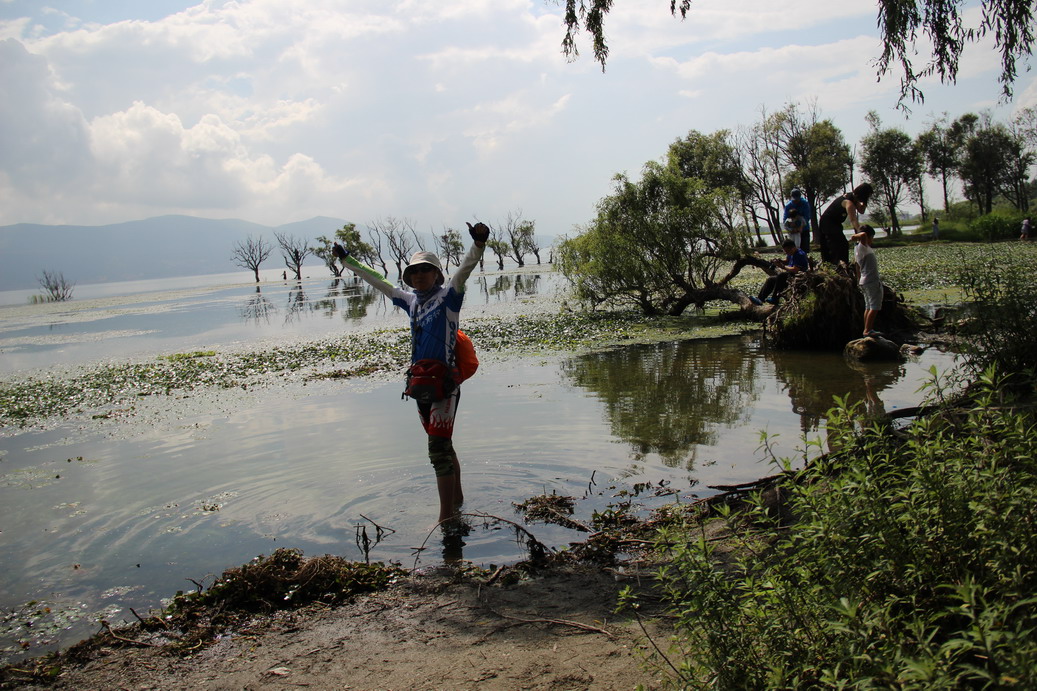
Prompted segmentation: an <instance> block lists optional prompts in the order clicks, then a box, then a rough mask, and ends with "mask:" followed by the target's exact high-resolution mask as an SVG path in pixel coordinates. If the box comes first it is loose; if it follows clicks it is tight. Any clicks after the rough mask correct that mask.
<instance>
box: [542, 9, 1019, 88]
mask: <svg viewBox="0 0 1037 691" xmlns="http://www.w3.org/2000/svg"><path fill="white" fill-rule="evenodd" d="M559 1H560V0H559ZM614 4H615V0H565V18H564V22H565V37H564V38H563V39H562V52H563V53H564V54H565V55H566V57H568V58H570V59H575V58H576V57H578V56H579V50H578V49H577V47H576V36H577V35H578V34H579V33H580V32H581V31H585V32H586V33H587V34H589V35H590V37H591V42H592V45H593V49H594V59H595V60H596V61H597V62H599V63H600V64H601V68H602V70H604V69H605V63H606V61H607V60H608V55H609V47H608V43H607V41H606V40H605V16H606V15H607V14H608V13H609V12H610V11H611V10H612V9H613V7H614ZM964 4H965V3H964V0H878V25H879V28H880V30H881V33H882V54H881V55H880V56H879V58H878V60H877V62H876V65H877V66H878V75H879V77H880V78H881V77H883V76H885V75H886V74H888V73H889V72H890V71H891V70H892V66H893V65H898V66H899V68H900V69H901V70H902V72H903V74H902V76H901V78H900V100H901V103H903V102H904V101H905V100H906V99H910V100H915V101H922V100H924V95H923V93H922V90H921V89H920V88H919V87H918V82H919V81H920V80H922V79H924V78H926V77H930V76H933V75H936V74H938V75H939V76H940V80H941V81H942V82H944V83H954V81H955V80H956V78H957V75H958V60H959V58H960V57H961V54H962V52H963V51H964V49H965V46H966V45H968V44H969V43H973V42H975V41H978V40H979V39H981V38H984V37H986V36H988V35H989V34H993V35H994V45H995V47H996V49H997V50H998V51H999V52H1000V53H1001V77H1000V81H1001V84H1002V87H1003V93H1004V96H1005V98H1006V100H1007V99H1008V98H1010V97H1011V95H1012V84H1013V83H1014V81H1015V77H1016V61H1017V60H1018V59H1019V58H1025V57H1027V56H1029V54H1030V46H1031V45H1032V44H1033V40H1034V11H1035V5H1034V3H1033V0H980V5H981V7H982V8H983V13H982V18H981V20H980V24H979V26H976V27H967V26H965V25H964V23H963V21H962V9H961V8H962V6H963V5H964ZM690 9H691V0H670V12H671V13H672V14H673V15H674V16H676V15H677V14H678V13H679V14H680V17H681V19H682V20H683V19H686V18H687V16H688V12H689V10H690ZM919 39H921V42H922V44H923V45H928V44H931V45H932V57H931V59H930V60H929V61H928V62H926V63H924V64H923V66H922V67H921V68H920V69H919V68H916V66H915V65H914V64H913V62H912V59H913V58H914V57H915V56H916V55H917V54H918V41H919Z"/></svg>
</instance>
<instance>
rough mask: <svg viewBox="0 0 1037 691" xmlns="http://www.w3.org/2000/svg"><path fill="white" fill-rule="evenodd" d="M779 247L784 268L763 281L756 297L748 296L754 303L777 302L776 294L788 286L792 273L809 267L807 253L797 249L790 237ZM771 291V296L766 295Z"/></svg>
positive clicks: (773, 303) (774, 303)
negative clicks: (783, 258) (782, 253)
mask: <svg viewBox="0 0 1037 691" xmlns="http://www.w3.org/2000/svg"><path fill="white" fill-rule="evenodd" d="M781 249H783V250H785V264H784V267H783V268H784V269H785V270H784V271H779V272H778V273H777V274H775V275H774V276H768V277H767V280H766V281H764V282H763V287H761V288H760V294H759V295H758V296H757V297H750V298H749V300H751V301H752V303H753V304H754V305H762V304H763V303H764V301H767V302H769V303H771V304H772V305H776V304H778V296H779V295H780V294H781V293H784V292H785V289H786V288H788V286H789V278H790V277H791V276H792V274H794V273H798V272H800V271H807V270H809V269H810V262H809V260H808V259H807V253H806V252H804V251H803V250H801V249H799V247H798V246H797V245H796V243H795V242H793V241H792V240H791V239H787V240H785V242H783V243H781ZM774 261H775V263H777V262H778V261H779V260H777V259H775V260H774ZM771 293H773V294H774V295H773V297H768V296H770V295H771Z"/></svg>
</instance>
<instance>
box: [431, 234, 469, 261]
mask: <svg viewBox="0 0 1037 691" xmlns="http://www.w3.org/2000/svg"><path fill="white" fill-rule="evenodd" d="M435 240H436V252H437V253H438V254H439V256H440V257H442V258H443V268H444V269H449V268H450V265H451V264H453V265H454V266H461V257H463V256H464V242H463V241H462V239H461V231H459V230H457V229H455V228H444V229H443V233H442V234H441V235H436V236H435Z"/></svg>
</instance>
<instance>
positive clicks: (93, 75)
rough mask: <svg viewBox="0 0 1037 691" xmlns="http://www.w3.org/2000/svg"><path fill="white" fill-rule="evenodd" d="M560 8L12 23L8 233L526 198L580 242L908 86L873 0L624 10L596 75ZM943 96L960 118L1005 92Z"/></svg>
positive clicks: (320, 9)
mask: <svg viewBox="0 0 1037 691" xmlns="http://www.w3.org/2000/svg"><path fill="white" fill-rule="evenodd" d="M560 11H561V8H560V6H558V5H557V4H551V3H545V2H544V1H543V0H437V1H436V2H428V1H427V0H311V1H309V2H306V3H285V2H283V1H282V0H238V1H237V2H209V1H205V2H199V3H198V4H196V5H194V6H192V7H189V8H187V9H184V10H183V11H179V12H176V13H173V14H169V15H168V16H165V17H163V18H160V19H151V20H146V19H143V18H142V19H135V20H127V21H119V22H109V23H105V22H102V21H95V18H93V17H91V16H88V15H84V16H81V17H63V18H61V23H62V24H63V26H64V28H60V27H59V25H58V24H55V23H54V22H53V20H54V17H49V18H48V17H44V16H43V15H42V14H37V15H34V16H31V17H25V18H9V19H5V20H3V21H0V37H4V36H7V37H15V38H17V41H14V42H12V43H0V75H2V76H3V82H2V84H0V86H2V88H3V89H4V93H5V95H6V98H5V99H4V103H0V142H3V145H4V156H3V157H2V160H0V181H5V182H0V194H2V195H3V202H4V203H3V204H0V223H13V222H19V221H39V220H43V219H47V220H48V221H54V220H61V221H67V222H73V223H78V222H87V221H89V222H111V221H120V220H127V219H128V218H134V217H139V216H147V215H158V214H162V213H172V212H177V213H197V214H200V215H221V216H236V217H240V218H245V219H248V220H255V221H259V222H263V223H279V222H285V221H292V220H298V219H300V218H305V217H308V216H311V215H314V214H317V213H321V214H326V215H334V216H343V217H347V218H354V219H356V220H358V221H362V220H363V219H371V218H375V217H379V216H385V215H396V216H410V217H413V218H415V219H423V218H426V217H427V218H428V221H429V222H430V223H431V224H432V225H437V224H438V223H440V222H446V223H449V222H452V219H450V218H444V217H443V216H444V214H455V213H458V211H460V212H462V213H464V214H466V215H467V214H471V213H473V212H475V211H479V210H482V211H481V213H485V214H486V216H487V217H492V214H498V215H501V214H503V213H505V212H506V210H507V209H509V208H514V207H523V208H525V209H526V210H527V212H528V213H530V214H536V217H538V218H539V219H540V222H541V223H542V225H543V226H544V227H552V228H554V229H555V230H556V231H565V230H568V228H569V227H570V226H571V225H572V224H573V223H581V222H584V221H586V220H587V219H588V218H589V217H590V216H591V215H592V213H593V207H594V203H595V202H596V201H597V199H598V198H600V196H602V195H603V194H606V193H607V192H608V189H609V188H608V180H609V178H610V177H611V176H612V174H613V173H615V172H619V171H632V172H634V173H636V171H637V170H639V169H640V166H641V165H642V164H643V162H644V161H646V160H649V159H654V158H657V157H659V156H661V155H662V154H663V153H664V151H665V147H666V145H667V144H668V143H669V142H671V141H673V139H675V138H676V137H679V136H682V135H683V134H684V133H686V132H687V130H689V129H693V128H694V129H699V130H701V131H712V130H714V129H719V128H721V127H726V128H733V127H736V126H738V125H739V124H745V125H748V124H751V123H752V122H753V121H755V119H756V118H757V117H758V111H759V108H760V107H761V106H764V107H767V108H768V109H769V110H775V109H777V108H780V107H781V106H782V105H783V104H784V103H785V102H786V101H788V100H798V101H803V102H807V101H810V100H813V99H817V101H818V104H819V106H820V108H821V110H822V114H823V115H824V116H825V117H832V118H833V119H834V120H835V121H836V123H837V125H839V126H841V127H843V128H844V131H846V132H848V133H850V132H851V131H853V130H854V128H856V129H860V128H861V127H863V115H864V113H865V112H866V111H867V110H869V109H871V108H880V109H883V108H884V109H886V110H891V108H892V104H893V103H894V102H895V99H896V95H897V90H898V84H897V80H896V77H895V76H894V77H892V78H889V79H887V80H884V81H883V82H881V83H876V80H875V75H874V67H873V65H872V61H873V59H874V58H875V57H876V56H877V54H878V43H877V38H876V36H875V31H874V29H873V27H874V19H875V6H874V4H873V2H872V0H846V1H844V2H839V3H830V2H828V0H823V1H822V0H790V2H787V3H783V4H775V3H773V2H770V1H768V2H764V1H763V0H745V1H744V2H739V3H735V4H732V3H730V2H728V0H696V2H695V3H694V4H693V5H692V9H691V14H690V16H689V19H688V20H687V21H685V22H681V21H679V20H676V19H674V18H673V17H671V16H670V13H669V3H667V2H666V1H665V0H623V1H622V2H618V3H617V4H616V5H615V9H614V10H613V12H612V14H611V15H610V16H609V18H608V20H607V24H606V28H607V31H608V34H609V38H610V44H611V46H612V54H611V57H610V61H609V66H608V69H607V70H606V72H605V73H604V74H603V73H602V72H601V70H600V68H599V66H598V65H597V64H596V63H595V62H594V61H593V59H591V56H590V55H589V52H588V51H587V50H586V49H584V51H583V56H582V57H581V58H580V59H579V60H578V61H577V62H575V63H566V62H565V60H564V59H563V57H562V55H561V53H560V42H561V39H562V24H561V16H560V14H559V13H560ZM156 16H157V15H156ZM581 40H583V39H581ZM584 43H585V42H584ZM970 50H971V49H970ZM971 54H972V53H970V52H967V53H966V55H967V60H966V61H963V63H962V75H963V76H964V78H966V79H969V80H973V81H970V82H969V84H970V85H971V84H974V83H980V82H981V81H982V80H983V79H984V78H985V79H987V80H988V81H989V80H990V79H991V78H990V76H989V75H990V69H991V66H992V65H993V66H996V59H997V56H996V55H995V54H993V53H992V52H991V51H986V52H981V54H977V55H975V56H974V57H968V56H970V55H971ZM927 89H928V86H927ZM1027 94H1030V95H1029V96H1028V97H1029V98H1031V100H1037V96H1033V95H1032V93H1031V92H1027ZM931 97H932V100H931V102H932V103H933V104H934V106H938V107H940V108H941V109H948V110H952V111H953V110H956V109H957V112H961V110H960V109H958V107H957V106H956V105H955V103H959V102H960V103H966V104H968V105H967V107H969V108H973V107H975V104H976V103H977V102H980V101H982V100H984V99H986V100H989V99H996V97H997V89H996V85H994V87H993V88H989V86H988V87H984V88H975V89H973V92H972V93H969V94H965V93H964V90H958V91H952V90H951V89H948V88H945V87H939V86H934V87H933V90H932V92H931ZM883 117H884V118H885V117H886V116H885V114H884V115H883ZM848 136H849V134H848ZM43 143H45V144H46V146H44V145H43ZM33 185H37V187H36V188H32V186H33ZM30 188H32V189H30ZM131 214H132V215H131Z"/></svg>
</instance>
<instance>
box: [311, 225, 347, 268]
mask: <svg viewBox="0 0 1037 691" xmlns="http://www.w3.org/2000/svg"><path fill="white" fill-rule="evenodd" d="M334 242H335V241H334V240H332V239H331V238H329V237H328V236H326V235H319V236H317V245H316V246H315V247H311V248H310V251H311V252H313V254H314V255H315V256H317V257H320V259H322V260H323V261H324V265H325V266H326V267H328V270H329V271H331V274H332V275H333V276H335V277H338V276H341V275H342V267H340V266H339V265H338V264H337V263H336V261H337V259H338V258H337V257H336V256H335V253H334V252H332V247H333V246H334Z"/></svg>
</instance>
